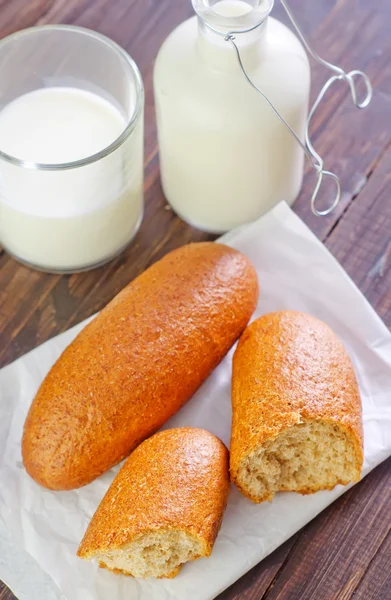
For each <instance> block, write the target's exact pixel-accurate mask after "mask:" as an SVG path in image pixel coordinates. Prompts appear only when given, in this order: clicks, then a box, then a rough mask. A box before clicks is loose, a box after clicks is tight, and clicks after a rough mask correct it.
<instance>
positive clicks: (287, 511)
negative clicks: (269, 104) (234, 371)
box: [0, 204, 391, 600]
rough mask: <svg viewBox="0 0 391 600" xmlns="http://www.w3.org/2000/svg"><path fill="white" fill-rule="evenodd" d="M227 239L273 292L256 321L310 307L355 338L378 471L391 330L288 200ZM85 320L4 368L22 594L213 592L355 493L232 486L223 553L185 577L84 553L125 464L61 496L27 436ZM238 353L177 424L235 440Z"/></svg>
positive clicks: (3, 445) (16, 582)
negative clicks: (119, 566)
mask: <svg viewBox="0 0 391 600" xmlns="http://www.w3.org/2000/svg"><path fill="white" fill-rule="evenodd" d="M223 241H224V242H225V243H228V244H230V245H231V246H233V247H235V248H237V249H238V250H241V251H242V252H244V253H245V254H246V255H247V256H248V257H249V258H250V259H251V260H252V262H253V264H254V265H255V267H256V268H257V271H258V276H259V283H260V288H261V294H260V300H259V304H258V307H257V310H256V313H255V315H254V318H255V317H258V316H260V315H261V314H263V313H266V312H269V311H274V310H278V309H283V308H291V309H296V310H302V311H306V312H308V313H311V314H313V315H315V316H316V317H319V318H320V319H323V320H324V321H325V322H326V323H328V324H329V325H330V326H331V327H332V328H333V329H334V331H336V332H337V333H338V335H339V336H340V337H341V338H342V340H343V341H344V342H345V344H346V346H347V349H348V351H349V353H350V355H351V357H352V359H353V362H354V365H355V368H356V371H357V375H358V379H359V384H360V389H361V395H362V401H363V415H364V433H365V465H364V472H363V475H366V474H367V473H368V472H369V471H370V470H371V469H373V468H374V467H375V466H376V465H377V464H379V463H380V462H381V461H383V460H384V459H385V458H387V456H389V455H390V454H391V334H390V333H389V331H388V330H387V328H386V327H385V325H384V324H383V323H382V322H381V320H380V319H379V317H378V316H377V315H376V313H375V312H374V311H373V309H372V308H371V307H370V305H369V304H368V303H367V301H366V300H365V298H364V297H363V296H362V294H361V293H360V292H359V291H358V289H357V288H356V287H355V286H354V284H353V283H352V281H351V280H350V279H349V278H348V276H347V275H346V273H345V272H344V271H343V270H342V268H341V267H340V266H339V264H338V263H337V262H336V261H335V260H334V258H333V257H332V256H331V255H330V254H329V252H328V251H327V250H326V248H325V247H324V246H323V245H322V244H321V243H320V242H319V241H318V240H317V239H316V237H315V236H314V235H313V234H312V233H311V232H310V231H309V229H308V228H307V227H306V226H305V225H304V224H303V223H302V222H301V221H300V219H299V218H298V217H297V216H295V215H294V213H293V212H292V211H291V210H290V209H289V208H288V207H287V205H286V204H280V205H278V206H277V207H276V208H275V209H274V210H273V211H272V212H271V213H269V214H267V215H266V216H264V217H262V218H261V219H260V220H259V221H258V222H256V223H255V224H253V225H251V226H249V227H246V228H243V229H241V230H239V231H236V232H231V233H230V234H228V235H226V236H224V238H223ZM83 325H84V324H83V323H81V324H80V325H78V326H77V327H74V328H73V329H71V330H69V331H67V332H66V333H64V334H62V335H59V336H58V337H56V338H54V339H52V340H49V341H48V342H46V343H45V344H43V345H42V346H40V347H39V348H37V349H35V350H33V351H32V352H30V353H29V354H27V355H25V356H23V357H22V358H20V359H19V360H17V361H16V362H14V363H13V364H11V365H9V366H8V367H6V368H4V369H3V370H2V371H0V534H1V535H0V538H1V541H0V577H1V578H2V579H4V580H5V581H6V582H7V583H8V584H9V585H10V586H11V588H12V589H13V590H14V591H15V593H16V594H17V595H18V596H19V597H20V598H21V599H26V600H27V599H28V600H38V599H39V600H52V599H55V598H63V597H65V598H66V599H67V600H108V599H109V600H129V599H132V600H168V599H170V600H173V599H174V600H209V599H211V598H214V597H215V596H216V595H217V594H218V593H219V592H221V591H222V590H224V589H225V588H226V587H228V586H229V585H230V584H231V583H233V582H234V581H235V580H236V579H238V578H239V577H240V576H241V575H243V574H244V573H245V572H246V571H248V570H249V569H250V568H251V567H253V566H254V565H255V564H256V563H258V562H259V561H260V560H262V558H264V557H265V556H266V555H267V554H269V553H270V552H272V551H273V550H274V549H275V548H276V547H277V546H279V545H280V544H281V543H282V542H284V541H285V540H286V539H287V538H289V537H290V536H291V535H292V534H293V533H294V532H295V531H297V530H298V529H299V528H301V527H302V526H303V525H304V524H305V523H307V522H308V521H310V520H311V519H312V518H313V517H315V515H317V514H318V513H319V512H320V511H321V510H323V509H324V508H325V507H326V506H327V505H328V504H330V503H331V502H333V500H335V499H336V498H337V497H338V496H339V495H341V494H342V493H343V492H344V491H345V489H346V488H343V487H341V486H340V487H338V488H337V489H335V490H333V491H332V492H319V493H317V494H315V495H313V496H306V497H304V496H299V495H295V494H292V493H289V494H288V493H285V494H278V495H277V496H276V498H275V499H274V500H273V502H271V503H267V502H266V503H264V504H261V505H254V504H252V503H251V502H250V501H249V500H247V499H245V498H243V497H242V496H241V495H240V494H239V493H238V492H237V490H235V489H232V490H231V493H230V497H229V504H228V508H227V511H226V514H225V517H224V520H223V525H222V528H221V531H220V534H219V536H218V539H217V541H216V544H215V547H214V550H213V554H212V556H211V558H209V559H200V560H198V561H195V562H193V563H189V564H187V565H185V567H184V568H183V569H182V571H181V573H180V574H179V576H178V577H177V578H175V579H173V580H147V581H141V580H136V579H132V578H129V577H123V576H115V575H113V574H111V573H109V572H107V571H105V570H101V569H98V568H97V567H96V566H95V565H94V564H92V563H87V562H84V561H82V560H80V559H78V558H77V557H76V555H75V553H76V550H77V547H78V544H79V542H80V540H81V538H82V536H83V533H84V531H85V529H86V527H87V524H88V522H89V519H90V518H91V516H92V514H93V513H94V511H95V509H96V507H97V506H98V504H99V501H100V500H101V498H102V497H103V495H104V493H105V491H106V489H107V488H108V486H109V485H110V483H111V481H112V479H113V476H114V473H115V471H117V470H118V468H117V469H113V470H112V471H110V472H108V473H106V474H105V475H104V476H103V477H101V478H100V479H99V480H97V481H95V482H93V483H92V484H90V485H88V486H86V487H84V488H81V489H79V490H76V491H70V492H50V491H48V490H45V489H43V488H41V487H39V486H38V485H37V484H35V483H34V481H32V480H31V479H30V478H29V477H28V475H27V474H26V473H25V471H24V469H23V465H22V463H21V453H20V439H21V435H22V428H23V423H24V419H25V416H26V413H27V410H28V407H29V405H30V403H31V400H32V399H33V396H34V393H35V391H36V390H37V388H38V385H39V384H40V382H41V380H42V379H43V377H44V376H45V374H46V373H47V371H48V369H49V367H50V366H51V365H52V363H53V362H54V361H55V360H56V358H57V357H58V356H59V354H60V353H61V351H62V350H63V349H64V348H65V346H66V345H67V344H69V342H70V341H71V340H72V339H73V338H74V337H75V335H76V334H77V333H78V332H79V331H80V330H81V329H82V327H83ZM231 359H232V351H231V352H230V354H229V355H228V356H227V357H226V358H225V359H224V361H223V362H222V363H221V365H220V366H219V367H218V368H217V369H216V370H215V372H214V373H213V374H212V376H211V377H210V378H209V379H208V380H207V381H206V382H205V383H204V385H203V386H202V387H201V389H200V390H199V391H198V392H197V394H196V395H195V396H194V397H193V398H192V400H191V401H190V402H189V403H188V404H187V405H186V406H185V407H184V408H182V410H181V411H180V412H179V413H178V414H177V415H176V416H175V417H174V418H172V419H171V420H170V421H169V422H168V423H167V424H166V428H167V427H177V426H183V425H191V426H195V427H204V428H206V429H208V430H210V431H211V432H213V433H214V434H216V435H217V436H219V437H220V438H222V439H223V440H224V442H225V443H226V444H228V443H229V439H230V428H231V403H230V377H231ZM53 581H54V582H55V583H56V584H57V586H55V584H54V583H53Z"/></svg>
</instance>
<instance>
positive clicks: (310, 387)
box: [230, 311, 363, 502]
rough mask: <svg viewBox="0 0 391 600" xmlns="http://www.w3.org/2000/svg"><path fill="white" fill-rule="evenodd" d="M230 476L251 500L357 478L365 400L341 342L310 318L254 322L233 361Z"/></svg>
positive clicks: (281, 316)
mask: <svg viewBox="0 0 391 600" xmlns="http://www.w3.org/2000/svg"><path fill="white" fill-rule="evenodd" d="M232 410H233V417H232V439H231V458H230V471H231V479H232V481H233V482H234V483H235V484H236V485H237V487H238V488H239V489H240V490H241V491H242V492H243V494H244V495H245V496H247V497H248V498H250V499H251V500H252V501H253V502H263V501H264V500H271V499H272V498H273V496H274V494H275V493H276V492H278V491H294V492H299V493H300V494H312V493H314V492H317V491H318V490H326V489H327V490H331V489H333V488H334V487H335V486H336V485H337V484H342V485H346V484H348V483H349V482H351V481H358V480H359V479H360V473H361V468H362V463H363V449H362V447H363V433H362V414H361V413H362V410H361V401H360V395H359V390H358V385H357V380H356V377H355V373H354V370H353V367H352V364H351V362H350V359H349V356H348V355H347V353H346V350H345V348H344V346H343V345H342V343H341V341H340V340H339V339H338V337H337V336H336V335H335V334H334V333H333V332H332V331H331V329H330V328H329V327H328V326H327V325H325V324H324V323H322V322H321V321H319V320H318V319H315V318H314V317H311V316H310V315H306V314H303V313H299V312H293V311H281V312H275V313H272V314H268V315H265V316H263V317H261V318H260V319H257V320H256V321H254V322H253V323H252V324H251V325H250V326H249V327H247V329H246V330H245V331H244V333H243V335H242V337H241V338H240V341H239V344H238V347H237V349H236V351H235V354H234V359H233V382H232Z"/></svg>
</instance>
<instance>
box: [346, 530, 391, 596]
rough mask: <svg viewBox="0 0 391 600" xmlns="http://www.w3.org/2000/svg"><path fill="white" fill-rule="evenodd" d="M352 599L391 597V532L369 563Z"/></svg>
mask: <svg viewBox="0 0 391 600" xmlns="http://www.w3.org/2000/svg"><path fill="white" fill-rule="evenodd" d="M353 598H354V600H387V599H388V598H391V532H389V533H388V535H387V537H386V539H385V540H384V542H383V544H382V545H381V547H380V548H379V550H378V552H377V553H376V555H375V557H374V559H373V560H372V562H371V563H370V565H369V567H368V570H367V572H366V573H365V578H363V579H362V580H361V582H360V584H359V586H358V587H357V588H356V590H355V592H354V595H353Z"/></svg>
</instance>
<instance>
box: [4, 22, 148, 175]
mask: <svg viewBox="0 0 391 600" xmlns="http://www.w3.org/2000/svg"><path fill="white" fill-rule="evenodd" d="M48 30H53V31H56V30H57V31H70V32H74V33H80V34H83V35H85V36H88V37H91V38H94V39H96V40H98V41H99V42H101V43H103V44H104V45H106V46H108V47H109V48H110V49H111V50H113V51H114V52H115V53H116V54H117V55H118V56H120V57H121V58H122V59H124V60H125V62H126V65H127V67H128V68H129V70H130V71H131V72H132V74H133V75H134V78H135V83H136V103H135V106H134V109H133V113H132V115H131V117H130V118H129V119H127V125H126V127H125V129H124V130H123V131H122V133H120V135H119V136H118V137H117V138H116V139H115V140H114V141H113V142H111V144H109V145H108V146H105V147H104V148H102V150H99V152H95V153H94V154H91V155H89V156H86V157H85V158H80V159H78V160H74V161H68V162H63V163H39V162H34V161H29V160H23V159H21V158H17V157H16V156H12V155H11V154H8V153H7V152H3V151H2V150H1V149H0V159H2V160H5V161H6V162H8V163H10V164H12V165H15V166H18V167H22V168H25V169H35V170H38V171H65V170H69V169H75V168H78V167H84V166H86V165H89V164H92V163H94V162H97V161H98V160H101V159H102V158H105V157H106V156H108V155H109V154H111V153H112V152H114V151H115V150H117V149H118V148H120V146H122V144H123V143H124V142H125V140H126V139H127V138H128V137H129V135H130V134H131V133H132V131H133V130H134V128H135V125H136V123H137V121H138V118H139V116H140V113H141V111H142V105H143V99H144V84H143V80H142V77H141V73H140V70H139V68H138V66H137V64H136V63H135V62H134V60H133V59H132V58H131V56H130V55H129V54H128V52H127V51H126V50H124V48H122V47H121V46H120V45H119V44H117V43H116V42H114V41H113V40H111V39H110V38H109V37H107V36H105V35H103V34H101V33H98V32H97V31H93V30H92V29H88V28H87V27H79V26H78V25H61V24H51V25H38V26H35V27H27V28H26V29H21V30H20V31H16V32H15V33H11V34H10V35H7V36H6V37H5V38H3V39H2V40H0V52H1V50H2V46H3V45H4V44H6V43H7V42H9V41H10V40H12V39H14V38H17V37H22V36H24V35H28V34H31V33H33V32H39V31H48Z"/></svg>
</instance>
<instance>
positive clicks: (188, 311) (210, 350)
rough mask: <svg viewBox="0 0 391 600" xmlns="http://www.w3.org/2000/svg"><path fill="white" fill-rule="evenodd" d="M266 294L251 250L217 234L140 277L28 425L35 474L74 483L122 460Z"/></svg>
mask: <svg viewBox="0 0 391 600" xmlns="http://www.w3.org/2000/svg"><path fill="white" fill-rule="evenodd" d="M257 293H258V288H257V278H256V273H255V270H254V269H253V267H252V266H251V264H250V262H249V261H248V260H247V258H245V256H243V255H242V254H240V253H239V252H237V251H236V250H233V249H232V248H228V247H227V246H223V245H221V244H215V243H212V242H210V243H200V244H190V245H188V246H184V247H182V248H180V249H178V250H175V251H173V252H171V253H169V254H167V255H166V256H165V257H164V258H163V259H162V260H160V261H159V262H157V263H156V264H154V265H153V266H152V267H150V268H149V269H148V270H147V271H145V272H144V273H143V274H142V275H140V276H139V277H137V278H136V279H135V280H134V281H133V282H132V283H130V284H129V285H128V286H127V287H126V288H125V289H124V290H122V292H120V293H119V294H118V296H116V297H115V298H114V300H112V301H111V302H110V303H109V304H108V306H106V308H104V309H103V310H102V311H101V313H100V314H99V315H98V316H97V317H96V318H95V319H94V320H93V321H92V322H91V323H89V324H88V325H87V326H86V327H85V328H84V329H83V331H82V332H81V333H80V334H79V335H78V336H77V338H76V339H75V340H74V341H73V342H72V343H71V344H70V346H69V347H68V348H67V349H66V350H65V351H64V353H63V354H62V356H61V357H60V358H59V360H58V361H57V362H56V363H55V365H54V366H53V368H52V369H51V371H50V372H49V374H48V375H47V377H46V379H45V380H44V382H43V383H42V385H41V387H40V389H39V391H38V393H37V395H36V398H35V400H34V401H33V404H32V406H31V408H30V411H29V413H28V416H27V419H26V423H25V428H24V435H23V442H22V454H23V461H24V465H25V467H26V470H27V472H28V473H29V474H30V475H31V477H33V479H35V480H36V481H37V482H38V483H40V484H41V485H43V486H45V487H47V488H49V489H53V490H68V489H72V488H77V487H80V486H82V485H85V484H87V483H89V482H91V481H92V480H93V479H95V478H96V477H98V476H99V475H101V474H102V473H103V472H104V471H106V470H107V469H110V468H111V467H112V466H113V465H115V464H117V463H119V462H120V461H121V460H123V459H124V458H125V457H126V456H127V455H128V454H129V453H130V452H131V451H132V450H133V449H134V448H135V447H136V446H137V445H138V444H139V443H140V442H141V441H142V440H144V439H145V438H146V437H148V436H150V435H151V434H152V433H154V432H155V431H156V430H157V429H159V428H160V427H161V425H162V424H163V423H164V422H165V421H167V419H169V418H170V417H171V416H172V415H173V414H174V413H175V412H176V411H177V410H178V409H179V408H180V407H181V406H182V405H183V404H184V403H185V402H186V401H187V400H189V398H190V397H191V396H192V395H193V394H194V392H195V391H196V390H197V388H198V387H199V386H200V385H201V383H202V382H203V381H204V380H205V379H206V378H207V377H208V375H209V374H210V373H211V371H212V370H213V369H214V368H215V367H216V365H217V364H218V363H219V362H220V361H221V359H222V358H223V357H224V355H225V354H226V353H227V352H228V350H229V349H230V348H231V346H232V345H233V343H234V342H235V340H236V339H237V338H238V337H239V335H240V333H241V332H242V331H243V329H244V328H245V326H246V324H247V322H248V320H249V318H250V316H251V314H252V312H253V310H254V308H255V305H256V301H257Z"/></svg>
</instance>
